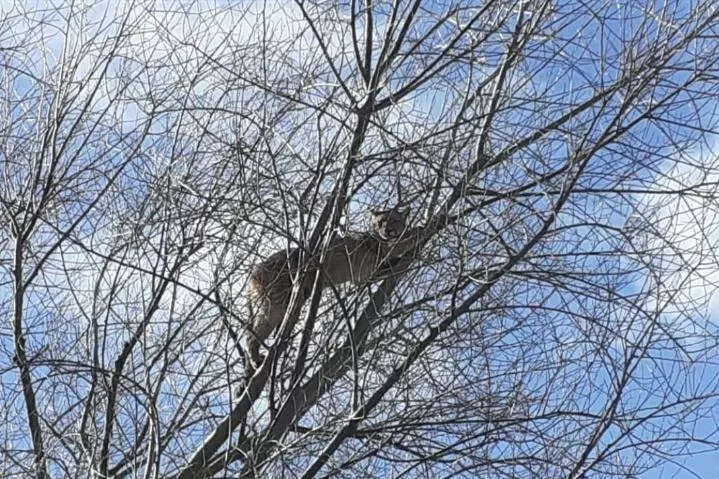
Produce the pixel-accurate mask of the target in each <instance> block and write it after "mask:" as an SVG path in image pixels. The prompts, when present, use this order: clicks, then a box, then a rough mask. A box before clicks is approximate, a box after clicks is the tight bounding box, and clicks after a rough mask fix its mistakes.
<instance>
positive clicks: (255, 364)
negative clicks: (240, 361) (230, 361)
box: [245, 299, 287, 378]
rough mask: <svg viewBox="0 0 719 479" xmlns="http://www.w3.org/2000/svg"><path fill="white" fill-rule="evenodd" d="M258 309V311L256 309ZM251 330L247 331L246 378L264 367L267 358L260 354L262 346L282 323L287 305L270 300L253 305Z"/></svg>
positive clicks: (263, 300)
mask: <svg viewBox="0 0 719 479" xmlns="http://www.w3.org/2000/svg"><path fill="white" fill-rule="evenodd" d="M255 308H256V309H255ZM252 309H253V311H252V313H253V316H252V321H251V323H250V324H251V330H249V331H247V340H246V347H247V358H246V361H245V371H246V377H248V378H249V377H252V375H253V374H254V373H255V371H256V370H257V368H259V367H260V366H261V365H262V362H263V361H264V360H265V357H264V355H263V354H262V353H260V346H262V345H263V342H264V341H265V340H266V339H267V338H269V337H270V335H271V334H272V332H273V331H274V330H275V329H276V328H277V327H278V326H279V325H280V323H282V319H283V318H284V316H285V311H286V310H287V305H286V304H284V303H283V304H273V303H272V302H271V301H270V300H268V299H262V300H261V301H257V302H255V303H254V305H253V308H252Z"/></svg>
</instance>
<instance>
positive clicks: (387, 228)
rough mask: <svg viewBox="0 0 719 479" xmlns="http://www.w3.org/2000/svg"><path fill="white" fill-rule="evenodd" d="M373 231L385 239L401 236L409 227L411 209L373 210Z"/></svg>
mask: <svg viewBox="0 0 719 479" xmlns="http://www.w3.org/2000/svg"><path fill="white" fill-rule="evenodd" d="M370 214H371V215H372V233H373V234H375V235H376V236H378V237H380V238H381V239H383V240H385V241H390V240H394V239H397V238H399V237H400V236H401V235H402V233H403V232H404V230H405V229H406V228H407V219H408V218H409V209H404V210H396V209H392V210H384V211H371V212H370Z"/></svg>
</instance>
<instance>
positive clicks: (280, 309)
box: [245, 210, 414, 375]
mask: <svg viewBox="0 0 719 479" xmlns="http://www.w3.org/2000/svg"><path fill="white" fill-rule="evenodd" d="M407 216H408V211H406V210H405V211H398V210H387V211H377V212H372V218H371V224H372V227H371V231H369V232H367V233H364V234H361V235H354V236H347V237H339V238H335V239H334V240H333V241H332V243H331V244H330V245H329V247H328V250H327V257H326V261H325V271H324V277H323V282H322V285H323V286H324V287H329V286H337V285H340V284H343V283H347V282H350V281H352V282H353V283H355V284H363V283H367V282H370V281H372V280H373V279H376V278H375V277H374V276H375V273H376V271H377V268H378V267H379V266H380V264H381V263H382V262H383V261H385V260H387V259H389V258H392V257H396V256H400V255H402V254H404V253H405V252H406V251H408V250H409V249H410V248H411V247H412V246H413V245H414V241H413V238H411V235H407V234H404V233H405V230H406V229H407ZM403 234H404V236H403ZM298 262H299V251H298V250H297V249H296V248H293V249H291V250H289V252H288V251H286V250H282V251H277V252H276V253H274V254H272V255H271V256H269V257H268V258H267V259H266V260H264V261H262V262H261V263H259V264H257V265H256V266H255V267H254V268H253V270H252V272H251V273H250V278H249V286H248V290H249V291H248V292H249V312H250V331H248V332H247V339H246V343H247V344H246V346H247V361H246V365H245V367H246V368H247V373H248V375H251V374H252V373H253V371H254V369H255V368H257V367H258V366H259V365H260V364H261V363H262V360H263V357H262V355H261V354H260V351H259V349H260V344H261V343H262V342H263V341H264V340H265V339H267V338H268V337H269V336H270V334H272V332H273V331H274V330H275V328H277V327H278V326H279V325H280V323H281V322H282V319H283V318H284V316H285V312H286V310H287V307H288V306H289V302H290V297H291V295H292V287H293V285H294V284H293V279H294V278H295V276H296V272H297V266H298ZM316 262H317V261H316V260H314V259H310V262H309V271H310V272H312V271H313V263H316ZM315 268H316V266H315ZM313 276H314V275H313V274H305V277H304V279H303V284H301V285H300V288H299V293H298V294H299V297H298V300H299V301H300V303H304V302H305V301H306V300H307V298H308V297H309V295H310V294H311V292H312V280H313Z"/></svg>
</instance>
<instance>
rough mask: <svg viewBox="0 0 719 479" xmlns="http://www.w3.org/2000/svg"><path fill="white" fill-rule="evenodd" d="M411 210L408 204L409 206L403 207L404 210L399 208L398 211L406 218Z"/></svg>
mask: <svg viewBox="0 0 719 479" xmlns="http://www.w3.org/2000/svg"><path fill="white" fill-rule="evenodd" d="M409 211H410V210H409V206H408V207H406V208H405V209H403V210H397V213H399V214H400V216H404V217H405V218H408V217H409Z"/></svg>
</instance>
